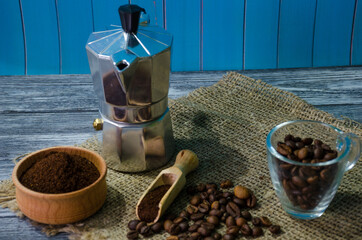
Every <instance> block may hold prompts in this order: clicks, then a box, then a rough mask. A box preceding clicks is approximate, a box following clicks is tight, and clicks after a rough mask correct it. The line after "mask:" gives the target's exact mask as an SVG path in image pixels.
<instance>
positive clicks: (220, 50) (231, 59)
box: [202, 0, 244, 70]
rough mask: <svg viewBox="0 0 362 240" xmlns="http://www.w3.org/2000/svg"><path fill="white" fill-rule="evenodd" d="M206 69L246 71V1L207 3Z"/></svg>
mask: <svg viewBox="0 0 362 240" xmlns="http://www.w3.org/2000/svg"><path fill="white" fill-rule="evenodd" d="M203 6H204V8H203V47H202V55H203V58H202V70H239V69H242V68H243V35H244V31H243V25H244V1H232V2H231V3H226V4H225V2H221V1H217V0H212V1H204V2H203Z"/></svg>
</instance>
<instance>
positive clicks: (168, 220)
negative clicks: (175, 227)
mask: <svg viewBox="0 0 362 240" xmlns="http://www.w3.org/2000/svg"><path fill="white" fill-rule="evenodd" d="M172 224H173V222H172V221H171V220H170V219H167V220H166V221H164V222H163V228H164V229H165V230H166V231H168V230H169V229H170V226H171V225H172Z"/></svg>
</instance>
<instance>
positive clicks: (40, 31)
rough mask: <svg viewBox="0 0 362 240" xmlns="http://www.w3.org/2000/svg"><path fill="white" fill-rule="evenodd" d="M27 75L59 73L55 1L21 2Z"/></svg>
mask: <svg viewBox="0 0 362 240" xmlns="http://www.w3.org/2000/svg"><path fill="white" fill-rule="evenodd" d="M22 5H23V14H24V23H25V36H26V46H27V56H28V58H27V64H28V74H29V75H31V74H56V73H59V39H58V27H57V16H56V10H55V1H49V0H37V1H33V0H22Z"/></svg>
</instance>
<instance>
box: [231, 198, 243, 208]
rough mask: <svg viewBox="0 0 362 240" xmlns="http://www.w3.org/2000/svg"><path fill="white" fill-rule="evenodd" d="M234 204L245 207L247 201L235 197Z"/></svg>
mask: <svg viewBox="0 0 362 240" xmlns="http://www.w3.org/2000/svg"><path fill="white" fill-rule="evenodd" d="M233 202H234V203H236V204H237V205H238V206H239V207H245V205H246V203H245V200H244V199H240V198H238V197H233Z"/></svg>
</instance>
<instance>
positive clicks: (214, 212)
mask: <svg viewBox="0 0 362 240" xmlns="http://www.w3.org/2000/svg"><path fill="white" fill-rule="evenodd" d="M209 215H210V216H217V217H219V218H220V217H221V216H222V212H221V211H220V210H218V209H211V210H210V212H209Z"/></svg>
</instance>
